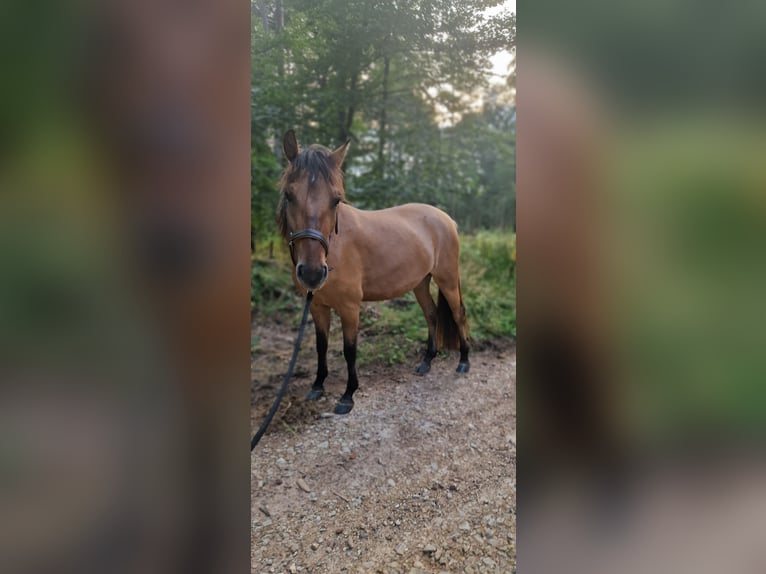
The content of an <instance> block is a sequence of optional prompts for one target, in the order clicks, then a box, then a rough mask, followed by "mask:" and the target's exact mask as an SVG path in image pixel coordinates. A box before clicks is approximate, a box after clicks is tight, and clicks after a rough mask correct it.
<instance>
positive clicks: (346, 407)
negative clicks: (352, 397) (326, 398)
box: [335, 400, 354, 415]
mask: <svg viewBox="0 0 766 574" xmlns="http://www.w3.org/2000/svg"><path fill="white" fill-rule="evenodd" d="M353 408H354V403H353V401H348V402H347V401H343V400H341V401H339V402H338V404H337V405H335V414H336V415H347V414H348V413H350V412H351V409H353Z"/></svg>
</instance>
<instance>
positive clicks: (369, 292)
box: [362, 265, 430, 301]
mask: <svg viewBox="0 0 766 574" xmlns="http://www.w3.org/2000/svg"><path fill="white" fill-rule="evenodd" d="M420 267H421V266H419V265H415V266H411V267H409V268H400V269H395V270H388V272H383V273H373V274H371V275H368V276H366V277H365V278H364V281H363V282H362V300H363V301H385V300H387V299H393V298H394V297H401V296H402V295H404V294H405V293H407V292H408V291H412V290H413V289H414V288H415V287H417V286H418V284H419V283H420V282H421V281H423V279H424V278H425V276H426V275H428V273H429V272H430V269H428V268H426V267H425V266H424V267H423V268H422V269H420Z"/></svg>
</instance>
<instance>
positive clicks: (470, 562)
mask: <svg viewBox="0 0 766 574" xmlns="http://www.w3.org/2000/svg"><path fill="white" fill-rule="evenodd" d="M311 332H312V334H311V336H308V337H307V338H306V339H305V340H304V345H303V346H304V349H303V350H302V352H301V358H300V360H299V363H298V369H297V370H298V375H299V376H298V377H296V379H294V380H293V382H292V383H291V386H290V390H289V391H288V395H287V396H286V397H285V399H284V401H283V403H282V407H281V408H280V412H279V414H278V415H277V417H275V419H274V421H273V422H272V426H271V428H270V429H269V432H268V433H267V434H266V435H265V436H264V438H263V440H262V441H261V443H260V444H259V445H258V447H256V450H255V452H254V453H253V455H252V462H251V484H252V486H251V489H252V490H251V493H252V498H251V501H252V508H251V510H252V534H251V540H252V543H251V563H252V567H251V570H252V572H254V573H260V572H311V573H325V572H327V573H334V572H382V573H399V572H402V573H419V572H465V573H468V574H470V573H472V572H473V573H479V572H515V569H516V567H515V565H516V526H515V520H516V489H515V476H516V471H515V469H516V447H515V440H516V431H515V428H516V407H515V403H516V374H515V373H516V352H515V349H514V348H513V347H512V345H511V344H510V343H508V344H507V345H506V346H505V347H501V348H499V349H496V350H492V351H484V352H480V353H474V354H473V355H472V357H471V372H470V373H468V374H467V375H461V376H458V375H456V374H455V373H454V368H455V365H456V364H457V356H450V357H447V358H445V357H437V359H435V360H434V363H433V368H432V370H431V372H430V373H429V374H428V375H426V376H425V377H418V376H416V375H414V374H413V372H412V371H413V370H414V363H413V365H406V366H397V367H388V366H374V365H373V366H368V367H363V368H360V369H359V377H360V389H359V391H357V393H356V395H355V401H356V403H355V407H354V410H353V411H352V412H351V413H350V414H349V415H346V416H342V417H340V416H335V415H332V414H330V413H331V412H332V409H333V406H334V404H335V401H336V400H337V399H338V398H339V397H340V395H341V394H342V392H343V390H344V387H345V366H344V363H343V360H342V357H341V356H340V353H339V350H338V348H337V345H338V343H337V342H336V345H335V346H331V356H330V377H329V378H328V380H327V382H326V383H325V388H326V389H327V394H328V395H329V396H328V397H327V398H324V399H322V400H321V401H319V402H317V403H306V402H305V401H303V398H302V397H303V395H304V394H305V393H306V391H307V390H308V388H309V386H310V384H311V381H312V380H313V376H312V375H313V371H314V368H315V362H314V358H313V354H314V351H313V329H311ZM293 333H294V331H293V330H292V329H290V328H289V327H287V326H285V327H279V326H275V325H268V326H260V327H254V334H255V335H256V336H259V338H260V341H261V349H260V350H258V351H257V352H256V353H255V355H254V361H253V389H254V390H253V408H252V409H251V413H252V418H253V425H254V426H257V425H258V424H260V421H261V419H262V418H263V415H264V413H265V412H266V410H267V409H268V407H269V406H270V403H271V401H272V399H273V397H274V395H275V393H276V389H277V388H278V386H279V382H280V377H281V373H282V371H283V369H285V368H286V367H285V366H286V364H287V360H288V358H289V354H290V350H291V346H292V337H293V336H294V335H293ZM336 335H337V334H336ZM335 338H339V337H337V336H336V337H333V339H335ZM267 341H268V343H267Z"/></svg>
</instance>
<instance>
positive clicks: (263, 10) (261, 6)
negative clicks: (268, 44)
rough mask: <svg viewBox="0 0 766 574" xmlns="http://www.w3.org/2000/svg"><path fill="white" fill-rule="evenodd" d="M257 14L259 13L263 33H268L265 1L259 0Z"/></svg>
mask: <svg viewBox="0 0 766 574" xmlns="http://www.w3.org/2000/svg"><path fill="white" fill-rule="evenodd" d="M258 8H259V12H260V13H261V22H262V23H263V32H264V33H267V32H268V31H269V16H268V14H266V0H260V2H259V3H258Z"/></svg>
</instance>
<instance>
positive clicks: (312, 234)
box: [287, 214, 338, 265]
mask: <svg viewBox="0 0 766 574" xmlns="http://www.w3.org/2000/svg"><path fill="white" fill-rule="evenodd" d="M337 234H338V216H337V214H336V216H335V235H337ZM298 239H314V240H316V241H319V243H321V244H322V247H324V256H325V257H327V256H328V255H329V254H330V242H329V240H327V239H326V238H325V236H324V235H322V234H321V233H320V232H319V231H317V230H316V229H301V230H300V231H291V232H290V239H289V241H288V242H287V245H288V247H290V259H292V260H293V265H295V264H296V262H295V246H294V245H293V244H294V243H295V242H296V241H297V240H298Z"/></svg>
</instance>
